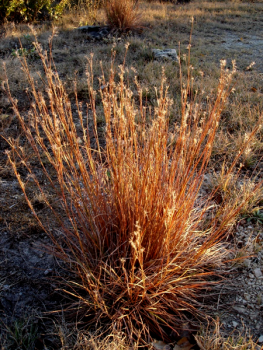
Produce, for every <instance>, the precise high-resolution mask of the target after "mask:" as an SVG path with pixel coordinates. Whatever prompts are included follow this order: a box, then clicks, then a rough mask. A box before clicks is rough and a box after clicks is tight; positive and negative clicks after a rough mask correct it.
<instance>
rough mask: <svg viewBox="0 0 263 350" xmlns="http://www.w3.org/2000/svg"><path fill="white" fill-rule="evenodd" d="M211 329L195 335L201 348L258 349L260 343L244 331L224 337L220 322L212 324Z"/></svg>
mask: <svg viewBox="0 0 263 350" xmlns="http://www.w3.org/2000/svg"><path fill="white" fill-rule="evenodd" d="M213 329H214V330H213V331H211V328H210V327H208V328H207V329H206V330H203V331H201V332H200V333H199V334H198V335H196V336H195V339H196V341H197V344H198V346H199V347H200V349H201V350H260V349H262V348H261V347H260V345H258V344H257V343H255V342H254V340H253V338H252V337H251V336H250V335H248V332H247V331H246V332H245V331H244V330H243V332H242V333H244V334H241V332H239V334H237V333H236V334H230V335H228V336H227V337H224V335H223V332H222V328H221V326H220V322H219V321H218V320H217V321H215V322H214V324H213Z"/></svg>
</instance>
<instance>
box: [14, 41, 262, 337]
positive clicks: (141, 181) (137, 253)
mask: <svg viewBox="0 0 263 350" xmlns="http://www.w3.org/2000/svg"><path fill="white" fill-rule="evenodd" d="M37 50H38V53H39V55H40V57H41V59H42V63H43V67H44V71H45V77H46V80H45V84H46V91H45V94H43V93H41V92H39V90H38V89H37V87H36V85H35V83H34V79H33V78H32V77H31V75H30V72H29V68H28V65H27V62H26V59H24V60H23V61H22V64H23V69H24V71H25V73H26V75H27V78H28V80H29V83H30V86H31V90H32V97H33V101H34V102H33V104H32V107H31V110H30V112H29V113H28V114H27V115H26V116H23V115H21V113H20V111H19V109H18V108H17V105H16V101H15V100H14V99H12V97H11V93H10V91H9V97H10V99H11V101H12V103H13V107H14V110H15V113H16V115H17V117H18V118H19V121H20V123H21V127H22V129H23V131H24V135H25V136H26V138H27V141H28V143H29V144H30V146H31V148H32V150H33V152H34V155H35V157H36V159H37V162H36V161H30V160H28V159H27V154H25V149H24V148H23V147H22V146H20V147H17V144H16V142H14V141H12V140H9V143H10V145H11V147H12V152H10V153H9V160H10V162H11V164H12V166H13V169H14V172H15V173H16V176H17V178H18V181H19V183H20V185H21V187H22V189H23V191H24V194H25V196H26V199H27V201H28V204H29V206H30V208H31V210H32V211H33V213H34V214H35V215H36V217H37V218H38V220H39V221H40V218H39V217H38V215H37V213H36V212H35V210H34V206H33V204H32V203H31V201H30V199H29V198H28V196H27V183H26V182H25V181H24V180H22V178H21V176H20V174H19V172H18V170H17V166H16V162H15V161H14V155H15V156H16V157H18V158H20V161H21V162H22V163H23V164H24V166H26V168H27V170H28V173H29V178H31V179H33V180H34V181H35V183H36V185H37V186H38V189H39V192H40V193H41V195H42V198H44V199H45V202H46V204H47V205H48V206H49V208H50V209H51V210H52V211H53V213H54V215H55V216H56V217H57V219H58V221H59V222H60V226H61V227H60V237H61V236H62V237H63V238H62V239H63V241H62V242H61V238H57V236H56V235H53V234H52V231H50V230H49V226H48V223H47V222H46V221H45V222H41V221H40V224H41V225H42V227H43V228H44V229H45V230H46V232H48V233H49V235H50V236H51V237H52V239H53V243H54V245H55V248H56V253H55V254H56V256H57V257H58V258H60V259H62V260H63V261H64V262H66V263H68V268H69V269H70V271H71V276H73V277H72V278H69V279H68V281H67V288H66V291H67V293H68V294H69V295H71V297H72V298H73V301H72V305H71V310H74V309H76V310H77V312H78V315H79V316H80V317H82V318H83V320H85V322H87V323H88V324H93V325H96V326H97V325H98V324H101V325H104V326H106V327H109V328H113V329H115V330H117V331H123V332H125V333H126V334H127V336H128V338H129V340H130V341H131V342H132V341H135V340H138V339H141V340H142V341H146V342H147V341H149V339H150V335H151V334H154V333H155V334H156V333H158V334H159V335H160V336H162V337H163V339H165V338H169V337H168V335H169V333H170V331H171V330H173V331H175V332H177V331H178V330H179V329H180V327H182V324H183V323H184V322H186V321H189V319H193V318H198V317H201V316H203V315H204V312H205V305H203V304H202V302H201V301H202V299H201V298H200V297H201V296H202V292H203V291H204V289H207V288H209V287H212V286H213V285H214V284H215V283H218V282H219V279H218V277H219V274H220V272H222V269H223V267H224V260H225V258H226V257H227V256H228V251H227V249H226V247H225V245H224V244H223V242H222V241H223V239H224V237H225V235H226V234H227V232H228V230H229V227H230V225H231V222H232V221H233V219H234V218H235V217H236V216H237V215H238V213H239V212H240V210H241V209H242V207H243V205H244V204H245V203H244V202H240V203H239V205H238V206H237V207H233V208H229V210H228V211H227V212H225V213H224V215H223V216H222V217H221V218H220V221H219V220H218V218H217V217H214V218H211V220H210V223H209V228H208V229H207V230H206V231H201V230H200V226H201V224H202V221H203V219H204V217H205V214H206V213H207V211H209V209H210V201H209V198H208V199H207V200H201V199H200V198H199V197H198V196H199V190H200V187H201V185H202V180H203V175H204V174H205V172H206V168H207V165H208V163H209V160H210V156H211V150H212V145H213V142H214V139H215V134H216V130H217V127H218V123H219V119H220V114H221V111H222V109H223V107H224V104H225V102H226V100H227V98H228V95H229V94H230V92H231V89H232V87H231V78H232V76H233V74H234V73H235V69H233V71H231V72H230V71H228V70H227V69H226V68H225V63H224V62H222V66H221V77H220V80H219V83H218V89H217V93H216V95H215V96H214V97H213V98H211V99H210V100H209V101H210V102H209V104H207V103H206V102H205V103H201V98H200V101H199V100H198V99H197V97H195V98H193V99H192V100H190V101H189V91H193V87H192V79H191V71H192V69H191V66H190V61H188V76H187V80H186V82H184V81H183V78H182V76H181V89H182V95H181V124H180V125H177V124H174V125H173V126H172V128H171V127H170V126H169V111H170V107H171V105H172V101H171V99H170V98H169V97H168V89H167V88H166V87H165V77H164V75H163V79H162V83H161V86H160V87H159V88H158V89H157V90H156V96H157V106H156V107H155V108H154V110H150V109H148V108H146V107H145V106H144V103H143V94H142V89H141V87H140V84H139V82H138V79H137V78H136V77H135V84H136V85H137V93H136V94H134V93H133V92H132V91H131V90H130V88H129V85H128V84H127V83H125V77H124V75H125V67H124V64H123V65H121V66H120V67H119V73H118V76H117V77H116V76H115V71H114V69H113V67H114V65H113V63H112V68H111V71H110V78H109V81H108V82H106V80H105V78H104V76H102V79H101V85H103V86H104V89H103V90H100V91H99V96H98V93H97V92H96V91H94V89H93V73H92V59H90V60H89V65H88V69H87V74H88V87H89V96H90V98H89V101H88V105H87V106H88V111H87V114H88V116H87V118H85V115H84V114H83V108H82V105H80V104H79V103H78V101H77V98H76V103H77V108H78V122H76V121H75V119H74V118H75V117H74V116H73V112H72V107H71V103H70V101H69V98H68V96H67V94H66V92H65V89H64V86H63V83H62V82H61V80H60V79H59V75H58V73H57V72H56V71H55V70H54V67H53V65H52V58H51V57H48V55H47V54H46V53H44V52H42V50H41V47H40V46H37ZM189 55H190V49H189ZM99 98H100V99H101V101H102V105H103V114H104V118H105V122H106V127H105V133H104V137H103V138H101V137H100V136H99V133H98V125H97V120H98V116H97V111H98V110H97V108H96V101H97V100H98V99H99ZM136 101H137V102H138V103H137V104H136V103H135V102H136ZM77 124H79V125H80V127H77V126H76V125H77ZM258 128H259V126H257V127H256V128H255V130H254V131H253V132H254V133H255V132H256V131H257V130H258ZM94 140H95V141H94ZM249 140H250V139H248V140H247V141H246V142H247V143H248V142H249ZM43 158H45V159H47V160H48V162H49V165H48V166H47V165H46V162H44V161H43ZM237 159H238V158H236V160H237ZM236 160H235V161H236ZM34 164H35V165H36V164H37V165H36V167H37V169H38V171H39V166H41V167H42V174H41V176H43V175H45V176H46V179H47V181H48V182H49V183H50V184H51V185H52V187H53V189H54V191H56V194H57V199H58V201H59V204H60V207H61V208H60V209H55V207H52V204H51V203H50V202H49V200H48V196H47V195H45V189H44V188H43V185H41V183H40V181H39V178H38V176H37V175H36V174H37V173H36V171H35V170H36V169H35V166H34ZM50 166H51V167H52V169H53V170H52V172H53V173H54V172H55V173H56V179H55V180H54V177H52V176H51V175H50ZM233 166H234V165H233ZM42 183H43V182H42ZM251 195H252V194H251ZM246 200H247V198H246ZM56 208H57V207H56ZM62 211H63V212H64V214H63V213H62ZM65 216H66V217H67V219H65ZM76 299H77V301H74V300H76ZM201 309H203V311H201Z"/></svg>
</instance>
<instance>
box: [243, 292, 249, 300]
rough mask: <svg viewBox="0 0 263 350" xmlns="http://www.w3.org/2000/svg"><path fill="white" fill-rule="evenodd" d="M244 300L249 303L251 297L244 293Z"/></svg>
mask: <svg viewBox="0 0 263 350" xmlns="http://www.w3.org/2000/svg"><path fill="white" fill-rule="evenodd" d="M244 299H245V300H246V301H249V300H250V295H249V294H247V293H244Z"/></svg>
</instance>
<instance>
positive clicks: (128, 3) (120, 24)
mask: <svg viewBox="0 0 263 350" xmlns="http://www.w3.org/2000/svg"><path fill="white" fill-rule="evenodd" d="M105 14H106V20H107V23H108V25H109V26H110V27H112V28H113V29H118V30H120V31H127V30H131V29H137V28H140V15H139V11H138V0H123V1H119V0H108V1H106V3H105Z"/></svg>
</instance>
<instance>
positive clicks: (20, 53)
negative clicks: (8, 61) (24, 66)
mask: <svg viewBox="0 0 263 350" xmlns="http://www.w3.org/2000/svg"><path fill="white" fill-rule="evenodd" d="M35 54H36V49H35V48H34V47H33V48H32V49H27V48H25V47H21V48H20V49H17V50H15V49H13V50H12V52H11V55H12V56H13V57H30V56H31V57H33V56H34V55H35Z"/></svg>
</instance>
